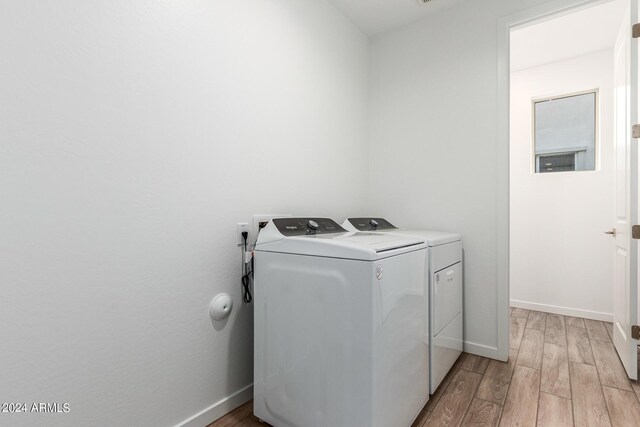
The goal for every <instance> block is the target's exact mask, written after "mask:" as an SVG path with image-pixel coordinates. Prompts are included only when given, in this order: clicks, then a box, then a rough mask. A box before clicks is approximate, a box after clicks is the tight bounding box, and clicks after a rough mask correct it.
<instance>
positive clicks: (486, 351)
mask: <svg viewBox="0 0 640 427" xmlns="http://www.w3.org/2000/svg"><path fill="white" fill-rule="evenodd" d="M463 350H464V351H465V352H466V353H471V354H475V355H476V356H482V357H488V358H489V359H496V360H497V359H498V349H497V348H496V347H489V346H488V345H484V344H478V343H475V342H470V341H465V342H464V344H463Z"/></svg>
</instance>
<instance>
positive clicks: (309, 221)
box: [273, 218, 347, 237]
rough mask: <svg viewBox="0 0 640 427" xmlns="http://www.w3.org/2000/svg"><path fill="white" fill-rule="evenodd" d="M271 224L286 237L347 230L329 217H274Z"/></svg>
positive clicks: (344, 231)
mask: <svg viewBox="0 0 640 427" xmlns="http://www.w3.org/2000/svg"><path fill="white" fill-rule="evenodd" d="M273 224H274V225H275V226H276V228H277V229H278V231H279V232H280V233H282V234H283V235H284V236H287V237H291V236H305V235H314V234H331V233H346V232H347V230H345V229H344V228H342V227H341V226H340V225H338V223H337V222H335V221H334V220H332V219H330V218H276V219H274V220H273Z"/></svg>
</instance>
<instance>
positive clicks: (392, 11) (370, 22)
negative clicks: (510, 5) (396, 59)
mask: <svg viewBox="0 0 640 427" xmlns="http://www.w3.org/2000/svg"><path fill="white" fill-rule="evenodd" d="M329 1H330V2H331V3H333V4H334V5H335V7H336V8H338V10H340V11H341V12H342V13H343V14H344V15H345V16H346V17H347V18H349V20H351V22H353V23H354V24H355V25H356V26H357V27H358V28H360V29H361V30H362V32H363V33H365V34H366V35H368V36H375V35H376V34H380V33H383V32H385V31H389V30H392V29H394V28H397V27H401V26H403V25H406V24H409V23H411V22H414V21H417V20H419V19H420V18H423V17H425V16H428V15H431V14H434V13H436V12H439V11H441V10H443V9H446V8H449V7H451V6H452V5H454V4H456V3H459V2H461V1H463V0H431V1H429V2H428V3H424V4H423V3H422V1H420V2H419V1H418V0H329Z"/></svg>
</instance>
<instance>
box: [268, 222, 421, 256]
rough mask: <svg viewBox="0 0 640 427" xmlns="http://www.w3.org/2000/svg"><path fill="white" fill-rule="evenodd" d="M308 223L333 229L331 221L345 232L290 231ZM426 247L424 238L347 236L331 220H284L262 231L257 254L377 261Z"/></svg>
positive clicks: (375, 235) (273, 223) (297, 229)
mask: <svg viewBox="0 0 640 427" xmlns="http://www.w3.org/2000/svg"><path fill="white" fill-rule="evenodd" d="M305 221H306V222H309V221H313V222H314V223H315V224H318V226H319V227H318V228H321V227H320V224H321V223H324V224H325V226H330V229H331V227H333V225H332V224H330V223H329V222H328V221H331V222H333V223H334V224H335V225H336V226H337V227H338V228H339V229H340V230H342V231H339V232H334V233H329V232H321V233H317V230H315V231H316V232H315V233H313V232H309V231H308V230H307V231H304V234H303V230H304V228H302V227H300V226H298V227H296V228H286V227H287V226H288V227H294V226H296V224H298V225H300V224H304V222H305ZM292 224H293V225H292ZM315 224H312V225H313V226H315ZM425 247H426V244H425V240H424V239H421V238H416V237H411V236H403V235H399V234H391V233H372V232H351V233H347V232H345V231H344V229H343V228H342V227H340V226H339V225H338V224H337V223H335V221H333V220H329V219H328V218H283V219H282V221H279V220H273V221H271V222H269V224H268V225H267V226H266V227H265V228H264V229H263V230H262V231H261V232H260V235H259V237H258V243H257V244H256V251H258V252H280V253H290V254H300V255H312V256H321V257H332V258H344V259H354V260H364V261H373V260H376V259H380V258H387V257H390V256H394V255H398V254H401V253H405V252H411V251H415V250H419V249H424V248H425Z"/></svg>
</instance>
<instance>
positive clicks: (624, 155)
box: [612, 0, 638, 379]
mask: <svg viewBox="0 0 640 427" xmlns="http://www.w3.org/2000/svg"><path fill="white" fill-rule="evenodd" d="M629 3H630V9H629V10H628V11H627V14H626V16H625V19H624V20H623V23H622V27H621V30H620V34H619V35H618V40H617V41H616V46H615V50H614V91H615V94H614V102H615V137H614V141H615V175H616V176H615V206H614V211H615V226H614V227H615V229H614V230H613V233H612V236H613V237H614V238H615V255H614V257H615V258H614V267H613V268H614V273H613V343H614V345H615V347H616V350H617V351H618V355H619V356H620V359H621V360H622V363H623V364H624V367H625V369H626V370H627V374H628V375H629V378H631V379H637V377H638V364H637V353H636V351H637V344H638V342H637V341H636V340H634V339H633V338H631V326H632V325H634V324H637V316H638V295H637V287H638V277H637V275H638V269H637V266H638V258H637V257H638V250H637V241H636V240H632V238H631V226H632V225H633V224H638V149H637V144H638V141H636V140H634V139H632V138H631V126H632V125H633V124H635V123H638V122H637V116H638V41H637V39H633V38H632V37H631V27H632V25H633V24H634V23H636V22H638V21H637V17H638V0H630V2H629Z"/></svg>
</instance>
